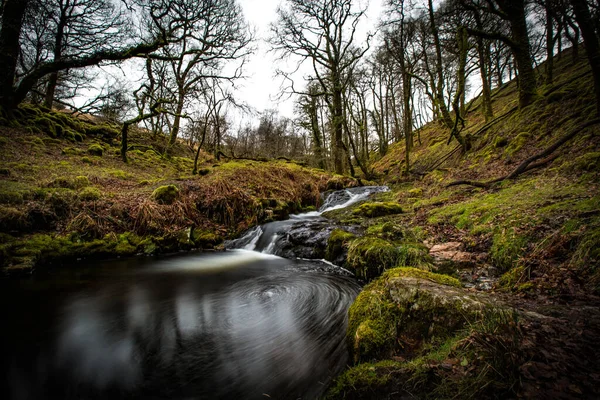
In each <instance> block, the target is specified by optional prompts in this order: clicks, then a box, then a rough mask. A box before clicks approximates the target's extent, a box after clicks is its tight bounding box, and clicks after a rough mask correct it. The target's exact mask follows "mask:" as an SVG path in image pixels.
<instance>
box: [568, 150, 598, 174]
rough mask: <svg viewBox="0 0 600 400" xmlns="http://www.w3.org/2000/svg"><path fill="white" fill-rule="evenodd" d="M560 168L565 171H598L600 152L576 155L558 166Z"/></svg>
mask: <svg viewBox="0 0 600 400" xmlns="http://www.w3.org/2000/svg"><path fill="white" fill-rule="evenodd" d="M560 169H561V170H563V171H566V172H576V171H588V172H592V171H595V172H600V152H591V153H586V154H584V155H582V156H579V157H577V158H576V159H575V160H573V161H567V162H565V163H564V164H563V165H562V166H561V167H560Z"/></svg>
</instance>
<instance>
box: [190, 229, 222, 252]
mask: <svg viewBox="0 0 600 400" xmlns="http://www.w3.org/2000/svg"><path fill="white" fill-rule="evenodd" d="M191 238H192V241H193V242H194V244H195V245H196V247H199V248H201V249H212V248H214V247H215V246H218V245H219V244H221V243H223V237H222V236H219V235H217V234H216V233H214V232H210V231H207V230H202V229H197V228H195V229H193V230H192V236H191Z"/></svg>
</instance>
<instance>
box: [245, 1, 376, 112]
mask: <svg viewBox="0 0 600 400" xmlns="http://www.w3.org/2000/svg"><path fill="white" fill-rule="evenodd" d="M383 1H384V0H370V1H369V0H359V1H358V2H357V3H361V4H367V3H370V4H369V8H368V10H367V15H366V18H363V20H362V21H361V23H360V25H359V33H361V34H362V36H363V38H364V36H365V35H366V32H368V31H374V30H375V27H376V25H377V22H378V20H379V18H380V13H381V10H382V3H383ZM239 3H240V4H241V6H242V8H243V11H244V16H245V17H246V20H247V21H248V22H249V24H250V25H251V26H252V27H253V28H254V29H255V30H256V37H257V46H258V49H257V52H256V54H254V55H253V56H252V58H251V60H250V62H249V64H248V65H247V66H246V67H245V75H247V76H248V79H246V80H245V81H244V82H241V83H240V84H239V86H238V85H237V84H236V90H235V94H236V96H237V97H238V99H240V100H242V101H244V102H246V103H247V104H249V105H250V106H252V107H254V108H255V109H256V110H258V111H263V110H267V109H275V110H278V111H279V115H281V116H284V117H289V118H291V117H293V114H294V110H293V108H294V98H293V97H292V98H289V99H286V98H285V97H284V98H283V99H282V100H280V101H278V100H277V97H278V95H279V93H280V92H281V84H282V81H281V79H280V78H277V77H276V76H275V71H276V69H277V67H279V68H282V67H284V66H282V65H281V64H276V62H277V61H276V60H275V58H276V56H275V54H273V53H269V52H268V44H267V43H266V39H267V38H268V37H269V35H270V31H269V26H270V24H271V23H272V22H274V21H275V20H276V18H277V14H276V10H277V6H278V5H279V4H281V3H282V0H239ZM363 40H364V39H363ZM311 68H312V67H310V66H307V68H306V69H304V71H305V72H304V73H305V74H306V73H310V72H311V71H312V69H311ZM302 76H303V74H302V71H299V73H298V74H297V78H296V79H298V80H301V79H302ZM297 86H298V87H302V85H297Z"/></svg>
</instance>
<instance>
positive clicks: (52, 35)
mask: <svg viewBox="0 0 600 400" xmlns="http://www.w3.org/2000/svg"><path fill="white" fill-rule="evenodd" d="M29 1H30V9H33V8H34V7H32V6H33V5H35V6H36V7H35V11H34V13H35V14H37V15H34V16H33V17H34V21H32V22H34V23H35V22H37V21H35V19H36V18H35V16H37V19H38V20H40V19H41V21H40V22H41V24H42V25H44V26H45V27H46V29H47V30H48V31H46V32H42V35H39V36H38V40H41V41H42V43H39V44H35V47H36V48H39V47H47V48H48V50H49V51H48V52H49V57H48V60H51V61H61V60H63V59H72V58H81V57H85V56H89V55H90V54H92V53H94V52H98V51H102V50H108V49H110V48H111V46H113V45H114V43H119V42H120V41H121V40H123V39H124V38H125V32H124V29H123V28H124V24H125V15H124V14H123V12H122V10H121V9H120V8H119V7H117V4H116V3H114V2H113V1H110V0H29ZM35 25H38V24H35ZM35 25H34V27H33V28H36V26H35ZM27 28H29V27H27ZM44 41H48V43H43V42H44ZM27 51H28V49H26V48H25V49H23V52H27ZM36 61H37V60H36ZM37 64H38V63H37V62H36V63H35V64H33V65H31V68H35V67H36V66H37ZM64 75H65V76H64V77H63V76H60V71H54V72H52V73H50V75H49V76H48V82H47V86H46V92H45V100H44V105H45V106H46V107H48V108H51V107H52V104H53V102H54V97H55V94H56V89H57V85H58V84H59V78H60V79H68V78H69V77H72V76H73V74H72V73H67V74H64ZM85 79H86V76H85V75H84V76H82V77H81V78H80V80H85Z"/></svg>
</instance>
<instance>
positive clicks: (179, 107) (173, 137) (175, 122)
mask: <svg viewBox="0 0 600 400" xmlns="http://www.w3.org/2000/svg"><path fill="white" fill-rule="evenodd" d="M179 93H180V95H179V98H178V99H177V109H176V110H175V118H174V120H173V128H172V129H171V135H170V136H169V144H170V145H171V146H173V145H174V144H175V141H176V140H177V136H178V135H179V128H180V126H181V113H182V111H183V103H184V100H185V96H184V95H183V94H182V92H181V91H180V92H179Z"/></svg>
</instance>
